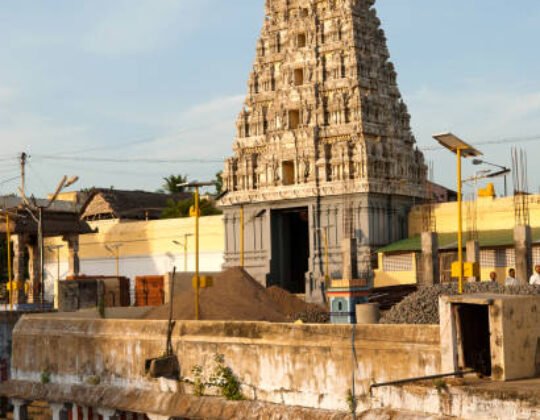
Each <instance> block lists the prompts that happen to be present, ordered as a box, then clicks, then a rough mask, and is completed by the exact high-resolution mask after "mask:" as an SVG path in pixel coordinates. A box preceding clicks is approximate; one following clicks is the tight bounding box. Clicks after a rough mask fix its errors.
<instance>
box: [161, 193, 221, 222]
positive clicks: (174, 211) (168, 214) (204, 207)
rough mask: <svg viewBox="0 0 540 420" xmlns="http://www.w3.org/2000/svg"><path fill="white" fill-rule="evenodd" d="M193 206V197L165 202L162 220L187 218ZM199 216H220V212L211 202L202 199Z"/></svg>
mask: <svg viewBox="0 0 540 420" xmlns="http://www.w3.org/2000/svg"><path fill="white" fill-rule="evenodd" d="M194 204H195V201H194V199H193V197H191V198H187V199H185V200H179V201H177V200H173V199H169V200H167V207H166V208H165V210H163V212H162V213H161V218H162V219H175V218H179V217H189V209H190V208H191V206H193V205H194ZM199 207H200V209H201V216H212V215H215V214H221V213H222V212H221V210H219V209H217V208H216V207H215V205H214V203H213V202H212V201H209V200H206V199H203V200H201V201H200V203H199Z"/></svg>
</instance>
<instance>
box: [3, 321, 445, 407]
mask: <svg viewBox="0 0 540 420" xmlns="http://www.w3.org/2000/svg"><path fill="white" fill-rule="evenodd" d="M353 328H354V330H353ZM166 329H167V324H166V322H163V321H127V320H81V319H74V318H72V319H70V318H69V317H59V316H58V315H56V316H55V317H48V316H41V315H35V316H27V317H24V318H23V319H21V321H19V323H18V324H17V326H16V329H15V334H14V342H13V368H14V370H13V377H14V379H16V380H21V381H32V382H40V376H41V373H42V372H44V371H49V372H50V374H51V382H52V384H66V385H69V384H71V385H75V384H85V383H87V381H88V378H90V377H93V376H98V377H99V378H100V384H102V385H111V386H117V387H126V388H129V389H143V390H144V389H147V390H152V389H156V387H158V386H159V385H158V383H157V382H155V381H153V380H150V379H148V378H146V377H145V376H144V362H145V360H146V359H148V358H152V357H157V356H160V355H161V354H163V352H164V350H165V334H166ZM353 331H354V340H353ZM353 343H354V348H355V354H356V358H355V357H354V356H353V351H352V344H353ZM173 346H174V349H175V352H176V354H177V355H178V359H179V362H180V365H181V370H182V375H183V376H184V377H188V378H190V377H192V375H191V370H192V368H193V367H194V366H195V365H201V366H203V367H205V369H207V368H208V370H210V368H211V366H212V360H213V357H214V355H215V354H223V355H224V356H225V361H226V363H227V364H228V365H229V366H230V367H231V368H232V370H233V371H234V373H235V374H236V375H237V376H238V378H239V379H240V380H241V382H242V384H243V391H244V393H245V395H246V397H248V398H250V399H257V400H261V401H265V402H273V403H278V404H286V405H297V406H303V407H311V408H321V409H330V410H347V402H346V396H347V392H348V390H349V389H351V388H352V383H351V381H352V376H353V372H354V375H355V380H356V393H357V394H358V395H362V394H366V393H367V392H368V389H369V385H370V384H371V383H373V382H381V381H387V380H395V379H402V378H409V377H413V376H421V375H428V374H434V373H439V372H440V358H441V357H440V351H439V328H438V327H437V326H403V325H399V326H397V325H366V326H357V327H352V326H333V325H292V324H268V323H249V322H239V323H238V322H236V323H235V322H199V323H196V322H179V323H177V324H176V326H175V328H174V331H173ZM184 388H185V389H186V390H187V391H188V392H189V386H187V385H186V386H185V387H184Z"/></svg>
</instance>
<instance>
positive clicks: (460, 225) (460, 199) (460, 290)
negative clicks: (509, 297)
mask: <svg viewBox="0 0 540 420" xmlns="http://www.w3.org/2000/svg"><path fill="white" fill-rule="evenodd" d="M456 155H457V187H458V191H457V196H458V197H457V198H458V232H457V233H458V263H459V277H458V293H459V294H462V293H463V214H462V202H463V196H462V182H461V149H460V148H458V149H457V153H456Z"/></svg>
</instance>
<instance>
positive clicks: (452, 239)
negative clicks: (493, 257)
mask: <svg viewBox="0 0 540 420" xmlns="http://www.w3.org/2000/svg"><path fill="white" fill-rule="evenodd" d="M437 237H438V240H439V250H442V251H444V250H446V251H451V250H456V249H457V248H458V246H457V243H458V240H457V233H456V232H449V233H439V234H437ZM467 238H468V237H467V233H464V234H463V244H464V246H465V242H466V241H467ZM478 242H479V245H480V248H497V247H510V246H513V245H514V231H513V230H512V229H501V230H484V231H480V232H478ZM532 242H533V243H537V244H540V227H536V228H532ZM420 251H422V241H421V239H420V235H416V236H412V237H410V238H407V239H403V240H401V241H397V242H394V243H391V244H390V245H387V246H385V247H383V248H380V249H379V250H378V251H377V252H381V253H384V254H398V253H404V252H420Z"/></svg>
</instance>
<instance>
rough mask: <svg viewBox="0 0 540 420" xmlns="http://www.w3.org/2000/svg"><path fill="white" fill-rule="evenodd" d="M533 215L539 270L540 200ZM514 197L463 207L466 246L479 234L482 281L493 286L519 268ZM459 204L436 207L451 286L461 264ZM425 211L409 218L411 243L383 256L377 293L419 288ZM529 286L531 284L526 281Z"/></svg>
mask: <svg viewBox="0 0 540 420" xmlns="http://www.w3.org/2000/svg"><path fill="white" fill-rule="evenodd" d="M528 202H529V215H530V225H531V228H532V236H533V238H532V239H533V247H532V260H533V265H534V264H540V195H538V194H536V195H530V196H529V197H528ZM514 209H515V206H514V197H501V198H496V197H480V198H479V199H478V200H476V201H465V202H463V229H464V240H465V241H466V240H467V239H468V238H469V237H471V236H472V235H471V232H473V231H474V232H477V238H478V241H479V245H480V271H481V272H480V278H481V279H482V280H488V279H489V274H490V273H491V272H492V271H495V272H496V273H497V278H498V281H500V282H502V281H504V279H505V278H506V275H507V272H508V269H509V268H513V267H514V266H515V254H514V248H513V247H514V241H513V229H514V227H515V210H514ZM457 210H458V209H457V202H449V203H440V204H434V205H432V206H431V214H432V218H433V225H434V228H435V231H436V232H437V233H438V238H439V259H440V271H441V280H442V281H449V280H450V279H451V275H450V273H449V269H448V268H449V264H450V263H451V262H452V261H453V260H455V259H457V257H456V256H455V254H456V252H457V234H456V231H457ZM425 212H426V207H425V206H423V205H421V206H415V207H413V208H412V210H411V212H410V214H409V238H408V239H406V240H403V241H399V242H397V243H395V244H391V245H389V246H387V247H384V248H382V249H381V250H379V253H378V259H377V262H378V264H377V269H376V270H375V287H385V286H394V285H405V284H415V283H416V281H417V278H418V276H419V275H420V274H421V273H420V270H421V260H420V256H421V241H420V234H421V233H422V231H423V226H424V220H425ZM522 280H528V279H522Z"/></svg>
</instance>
